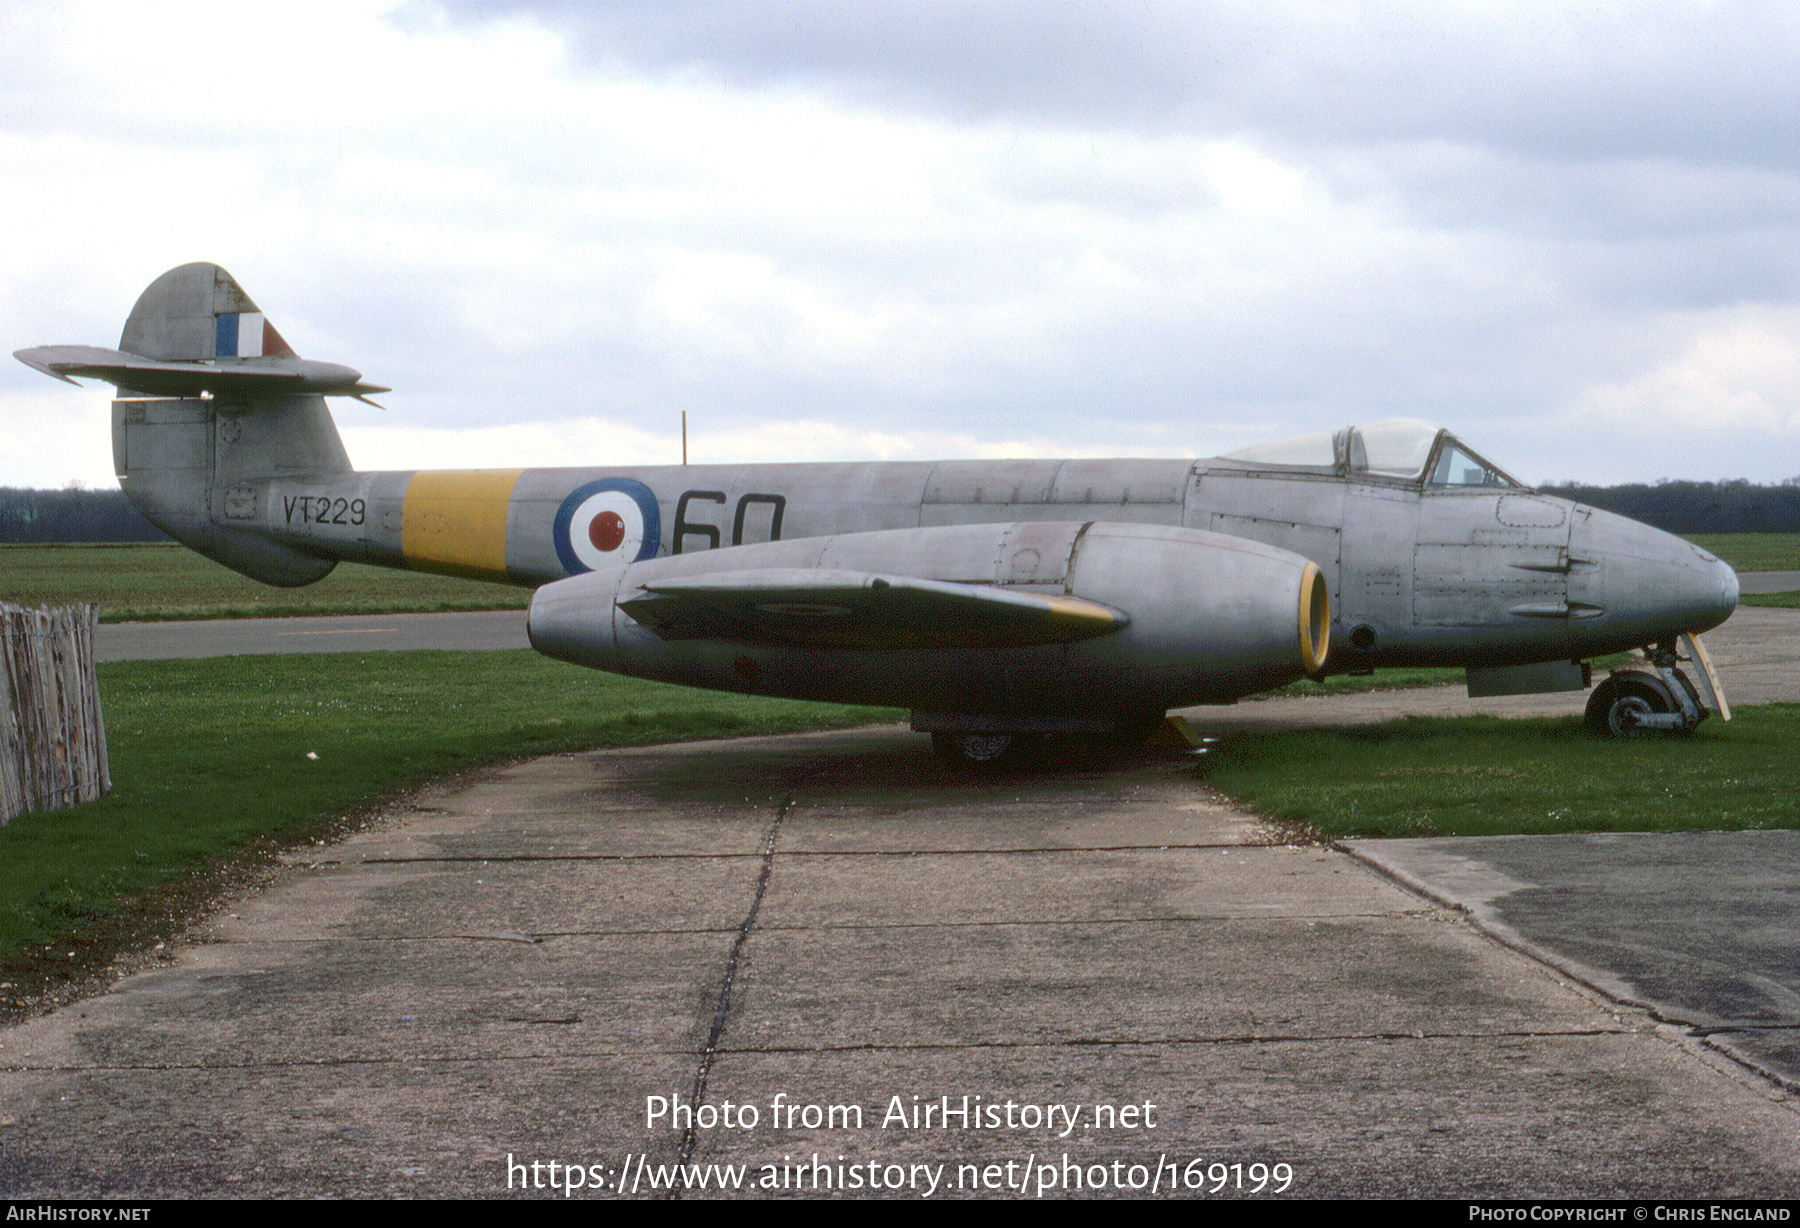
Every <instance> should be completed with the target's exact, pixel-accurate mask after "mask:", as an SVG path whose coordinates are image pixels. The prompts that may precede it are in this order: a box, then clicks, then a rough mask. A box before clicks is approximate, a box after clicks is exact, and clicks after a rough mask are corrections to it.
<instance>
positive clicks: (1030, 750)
mask: <svg viewBox="0 0 1800 1228" xmlns="http://www.w3.org/2000/svg"><path fill="white" fill-rule="evenodd" d="M1042 741H1043V738H1042V737H1041V736H1040V735H1038V734H1035V733H974V732H969V733H934V734H932V735H931V749H932V750H934V751H936V752H937V756H938V758H940V759H942V760H944V761H945V762H946V763H949V764H950V765H951V766H952V767H957V768H961V769H963V770H964V771H968V772H1007V771H1011V770H1013V769H1015V768H1018V767H1021V766H1023V765H1024V764H1027V763H1029V762H1031V760H1032V758H1033V757H1034V756H1035V754H1036V753H1037V749H1038V745H1039V744H1040V743H1041V742H1042Z"/></svg>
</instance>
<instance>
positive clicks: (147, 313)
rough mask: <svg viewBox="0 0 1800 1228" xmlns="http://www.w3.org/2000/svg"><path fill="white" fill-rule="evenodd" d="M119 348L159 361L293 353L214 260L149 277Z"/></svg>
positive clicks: (292, 355) (240, 288) (207, 360)
mask: <svg viewBox="0 0 1800 1228" xmlns="http://www.w3.org/2000/svg"><path fill="white" fill-rule="evenodd" d="M119 348H120V349H121V350H123V351H124V352H125V353H127V354H137V355H140V356H142V357H144V358H154V359H158V360H160V361H163V362H211V361H213V360H214V359H220V358H263V357H269V358H277V357H279V358H297V357H299V355H297V354H295V353H294V348H293V347H292V346H290V345H289V344H288V343H287V342H286V341H285V340H283V339H282V336H281V334H280V333H278V332H276V331H275V326H274V325H273V324H271V323H269V319H268V317H267V316H265V315H263V313H262V312H261V311H260V310H259V309H258V308H257V306H256V304H255V303H254V302H252V301H251V298H250V296H249V295H248V294H245V293H244V288H243V287H242V286H240V285H238V284H237V282H236V280H234V279H233V278H232V276H231V274H230V273H227V272H226V271H225V270H224V269H222V268H220V267H219V266H218V265H216V264H184V265H182V266H181V267H180V268H178V269H170V270H169V271H168V272H167V273H164V274H163V275H162V276H161V277H158V278H157V279H156V280H155V281H153V282H151V283H150V285H149V286H148V287H146V288H145V290H144V292H143V293H142V294H140V295H139V296H138V301H137V305H136V306H134V307H133V308H132V309H131V315H130V316H128V317H126V320H125V332H124V333H123V335H121V336H120V338H119Z"/></svg>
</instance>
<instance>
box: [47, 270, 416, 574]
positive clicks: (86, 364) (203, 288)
mask: <svg viewBox="0 0 1800 1228" xmlns="http://www.w3.org/2000/svg"><path fill="white" fill-rule="evenodd" d="M18 357H19V359H20V360H21V361H23V362H25V363H26V364H27V365H29V366H31V367H34V368H36V369H37V370H39V371H43V372H44V373H45V374H47V375H53V376H55V377H57V378H58V379H68V378H69V377H70V376H88V377H91V378H95V379H103V380H106V381H108V382H110V383H112V384H115V385H117V386H118V389H119V395H118V399H117V400H115V401H114V402H113V461H114V468H115V471H116V472H117V473H118V475H119V485H120V486H121V487H123V488H124V490H125V494H126V497H127V498H129V499H130V500H131V502H132V503H133V504H134V505H135V506H136V507H137V509H138V510H139V511H140V512H142V513H143V514H144V516H145V517H146V518H147V519H148V520H149V521H150V522H151V523H152V524H154V525H156V526H157V527H158V528H159V529H161V530H162V531H163V532H165V533H167V534H169V536H171V537H173V538H175V539H176V540H177V541H180V542H182V543H183V544H184V545H187V546H189V547H191V548H192V549H194V550H197V551H199V552H200V553H201V554H204V555H206V556H207V557H209V558H212V559H216V560H217V561H218V562H221V563H223V564H225V565H226V566H227V567H230V568H232V569H233V570H236V571H240V572H243V573H244V574H245V575H247V576H250V577H252V578H253V579H257V580H261V581H263V582H264V583H266V584H280V585H297V584H309V583H311V582H312V581H314V580H318V579H320V578H322V577H323V576H325V575H326V573H328V572H329V571H330V570H331V569H332V568H333V567H334V566H336V562H335V560H333V559H330V558H325V557H321V556H319V555H316V554H311V553H308V552H307V551H306V550H304V549H302V548H301V547H299V546H296V545H294V544H292V543H289V542H283V541H278V540H275V539H274V538H272V537H271V536H270V535H269V534H268V533H266V532H259V531H257V530H254V529H251V528H249V527H247V526H246V525H245V524H244V519H245V517H244V516H243V514H242V512H243V509H244V508H245V507H247V506H248V507H251V508H254V507H255V506H256V505H257V502H258V501H259V500H260V499H261V498H262V497H264V495H263V493H259V492H263V491H264V488H265V487H266V486H267V484H268V482H269V481H270V480H272V479H281V478H307V479H330V478H333V477H336V476H339V475H343V474H348V473H350V472H352V470H351V466H350V458H349V457H348V456H347V455H346V454H345V452H344V445H343V442H342V440H341V439H339V437H338V431H337V426H336V424H335V423H334V422H333V421H332V419H331V412H330V411H329V410H327V409H326V408H325V397H326V396H355V397H358V398H362V397H363V396H364V395H365V394H367V393H370V392H378V391H386V390H385V389H379V388H376V387H374V386H373V385H369V384H364V383H362V382H361V381H362V376H361V375H360V374H359V373H357V372H356V371H353V370H351V369H350V368H349V367H341V366H338V365H336V364H334V363H324V362H310V361H308V360H306V359H303V358H301V357H299V356H298V355H297V354H295V353H294V350H293V347H292V346H290V345H289V344H288V343H287V342H286V341H285V340H283V339H282V336H281V334H280V333H279V332H277V331H275V327H274V325H272V324H270V323H269V321H268V318H267V317H266V316H264V315H263V313H262V312H261V311H260V310H259V309H258V308H257V306H256V304H255V303H254V302H253V301H251V298H250V296H249V295H248V294H245V293H244V290H243V287H242V286H239V285H238V284H237V282H236V281H235V280H233V279H232V276H231V274H229V273H227V272H226V271H225V270H224V269H222V268H220V267H219V266H218V265H216V264H184V265H182V266H181V267H180V268H178V269H170V270H169V271H168V272H167V273H164V274H163V275H162V276H161V277H159V278H157V279H156V280H155V281H153V282H151V283H150V285H149V287H148V288H147V289H146V290H145V291H144V292H143V294H142V295H140V296H139V297H138V301H137V305H136V306H134V307H133V308H132V309H131V315H130V316H129V317H128V318H127V319H126V321H125V331H124V334H123V335H122V336H121V337H120V339H119V348H118V349H117V350H107V349H101V348H99V347H96V346H83V345H67V346H43V347H40V348H37V349H31V350H21V351H19V353H18ZM228 507H229V508H230V509H232V510H233V512H234V513H236V514H234V515H232V516H229V517H228V516H227V514H226V512H227V508H228Z"/></svg>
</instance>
